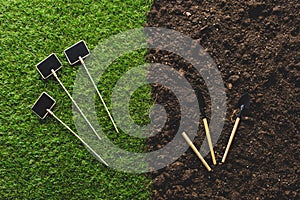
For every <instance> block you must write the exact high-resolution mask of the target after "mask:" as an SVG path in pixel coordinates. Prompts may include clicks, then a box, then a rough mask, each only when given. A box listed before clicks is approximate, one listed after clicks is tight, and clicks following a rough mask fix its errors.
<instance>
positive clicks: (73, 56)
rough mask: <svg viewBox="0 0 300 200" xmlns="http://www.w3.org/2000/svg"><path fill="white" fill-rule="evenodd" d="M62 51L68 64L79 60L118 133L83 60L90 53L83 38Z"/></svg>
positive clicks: (116, 128)
mask: <svg viewBox="0 0 300 200" xmlns="http://www.w3.org/2000/svg"><path fill="white" fill-rule="evenodd" d="M64 53H65V55H66V57H67V60H68V62H69V64H70V65H74V64H76V63H78V62H80V63H81V64H82V66H83V68H84V69H85V71H86V73H87V75H88V77H89V79H90V81H91V82H92V84H93V87H94V89H95V90H96V92H97V94H98V96H99V98H100V100H101V102H102V104H103V105H104V108H105V110H106V112H107V114H108V116H109V118H110V121H111V122H112V123H113V126H114V128H115V130H116V131H117V133H119V130H118V127H117V125H116V123H115V122H114V119H113V118H112V116H111V114H110V112H109V110H108V108H107V106H106V103H105V101H104V99H103V98H102V96H101V94H100V92H99V90H98V88H97V85H96V84H95V82H94V80H93V78H92V76H91V74H90V72H89V70H88V68H87V67H86V65H85V62H84V60H83V59H84V58H86V57H87V56H89V54H90V52H89V49H88V47H87V45H86V44H85V42H84V41H83V40H81V41H79V42H78V43H76V44H74V45H72V46H71V47H69V48H68V49H66V50H65V51H64Z"/></svg>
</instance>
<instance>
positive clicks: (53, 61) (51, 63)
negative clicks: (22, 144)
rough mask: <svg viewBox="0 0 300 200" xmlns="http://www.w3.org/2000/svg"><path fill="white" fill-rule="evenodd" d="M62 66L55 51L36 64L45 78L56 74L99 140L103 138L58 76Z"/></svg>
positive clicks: (56, 77)
mask: <svg viewBox="0 0 300 200" xmlns="http://www.w3.org/2000/svg"><path fill="white" fill-rule="evenodd" d="M61 67H62V64H61V62H60V60H59V59H58V57H57V56H56V55H55V54H54V53H52V54H50V55H49V56H48V57H47V58H45V59H44V60H43V61H41V62H40V63H39V64H37V65H36V68H37V70H38V71H39V73H40V74H41V76H42V77H43V79H47V78H49V77H50V76H54V77H55V79H56V80H57V81H58V83H59V84H60V86H61V87H62V88H63V90H64V91H65V92H66V94H67V95H68V97H69V98H70V99H71V101H72V102H73V104H74V105H75V107H76V109H77V110H78V111H79V113H80V115H81V116H82V117H83V118H84V120H85V121H86V123H87V124H88V125H89V127H90V128H91V129H92V131H93V132H94V134H95V135H96V136H97V138H98V139H99V140H101V137H100V136H99V135H98V133H97V132H96V130H95V129H94V127H93V126H92V124H91V123H90V122H89V120H88V119H87V118H86V116H85V115H84V113H83V112H82V110H81V109H80V107H79V106H78V104H77V103H76V101H75V100H74V99H73V98H72V96H71V94H70V93H69V91H68V90H67V89H66V87H65V86H64V84H63V83H62V82H61V81H60V79H59V78H58V76H57V74H56V72H57V71H58V70H59V69H61Z"/></svg>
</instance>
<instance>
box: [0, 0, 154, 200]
mask: <svg viewBox="0 0 300 200" xmlns="http://www.w3.org/2000/svg"><path fill="white" fill-rule="evenodd" d="M151 2H152V1H151V0H146V1H144V0H114V1H110V0H102V1H92V0H84V1H70V0H68V1H62V0H55V1H54V0H33V1H23V0H6V1H5V0H2V1H1V3H0V35H1V37H0V66H1V72H0V80H1V81H0V85H1V88H0V108H1V109H0V113H1V114H0V199H7V198H11V199H148V198H149V191H150V188H149V187H150V184H151V180H149V179H148V178H147V177H146V176H145V175H135V174H128V173H122V172H117V171H114V170H113V169H110V168H106V167H104V165H102V164H101V163H100V162H99V161H97V160H96V159H95V158H94V157H93V156H92V155H91V154H90V153H89V152H88V151H87V149H86V148H85V147H84V146H83V145H82V144H81V143H80V142H79V141H78V140H77V139H76V138H75V137H74V136H73V135H72V134H71V133H70V132H68V131H67V130H66V129H65V128H64V127H63V126H62V125H60V124H59V123H58V122H57V121H55V120H54V119H53V118H48V119H46V120H45V121H43V122H41V121H39V120H38V117H37V116H36V115H34V114H33V113H32V112H31V110H30V109H31V106H32V105H33V103H34V102H35V100H36V99H37V98H38V96H39V95H40V93H41V92H42V91H46V92H47V93H48V94H50V95H51V96H52V97H54V98H55V99H56V101H57V105H56V107H55V108H54V113H55V114H56V115H57V116H58V117H60V118H61V119H62V120H63V121H64V122H65V123H66V124H68V125H70V126H71V128H73V129H75V126H74V124H73V120H72V115H73V114H72V109H71V108H72V104H71V101H70V100H69V99H68V97H67V95H66V94H65V93H64V92H63V90H62V88H61V87H60V86H59V84H58V83H57V82H56V81H54V80H49V81H46V82H45V81H43V80H41V77H40V75H39V73H38V72H37V70H36V68H35V65H36V64H37V63H38V62H40V61H41V60H43V59H44V58H45V57H46V56H48V55H49V54H50V53H52V52H55V53H56V54H57V56H58V57H59V58H60V60H61V61H62V62H63V68H62V69H61V70H60V71H59V72H58V73H59V77H60V78H61V80H62V82H63V83H64V84H65V86H66V87H67V89H68V90H69V91H72V87H73V83H74V79H75V77H76V74H77V71H78V66H77V67H76V66H75V67H70V66H69V65H68V64H67V61H66V59H65V57H64V55H63V50H64V49H65V48H67V47H69V46H70V45H72V44H73V43H76V42H77V41H79V40H81V39H83V40H85V41H86V42H87V44H88V46H89V48H90V49H91V50H92V49H93V48H94V47H95V46H96V45H97V44H98V43H99V42H101V41H103V40H104V39H106V38H108V37H109V36H112V35H114V34H117V33H120V32H122V31H125V30H128V29H132V28H136V27H141V26H142V25H143V24H144V23H145V19H146V12H147V11H148V10H149V9H150V6H151ZM144 53H145V52H144V51H141V52H137V53H134V54H132V55H128V56H124V57H122V58H120V59H118V60H117V61H116V62H114V63H113V66H112V67H114V69H115V70H116V71H118V68H120V69H122V70H124V68H130V67H132V66H135V65H139V64H143V63H144V57H143V56H144ZM110 73H111V74H110ZM117 74H118V73H117ZM119 74H120V73H119ZM120 75H121V74H120ZM110 76H111V77H112V79H114V80H113V81H109V79H110ZM116 78H118V77H116V76H115V74H113V73H112V72H108V73H107V74H106V75H105V80H106V81H103V82H101V85H99V87H100V88H101V90H102V91H103V90H104V91H103V93H104V94H107V95H105V100H106V102H107V104H109V97H110V92H111V91H110V88H111V87H112V86H113V85H112V84H113V83H114V82H115V81H116V80H115V79H116ZM141 91H143V92H137V93H135V96H134V98H133V101H132V103H133V104H136V105H132V106H133V107H134V106H135V107H139V108H140V109H137V110H138V111H139V110H140V111H141V112H142V111H143V110H145V109H143V108H141V106H145V107H147V106H149V105H147V104H145V103H141V104H139V102H150V103H151V101H149V98H150V90H149V88H147V87H144V88H141ZM145 98H146V100H145V101H144V99H145ZM147 98H148V99H147ZM142 100H143V101H142ZM100 107H101V106H100ZM99 110H100V114H99V115H103V116H105V115H106V113H105V111H104V109H103V108H99ZM135 115H137V116H139V115H141V116H144V117H143V118H138V117H135V118H136V119H140V121H139V123H141V124H142V123H143V121H145V122H147V120H149V119H148V118H147V115H145V113H135ZM106 119H107V121H104V122H102V124H101V126H104V129H105V130H108V131H110V137H111V138H117V136H115V137H114V135H112V134H114V131H113V126H112V124H111V123H109V120H108V117H107V118H106ZM124 137H125V136H124ZM119 142H120V143H121V142H122V141H119ZM132 144H136V145H133V146H132ZM142 146H143V142H142V141H141V140H136V141H132V142H131V146H130V147H129V148H132V149H135V150H136V151H139V150H140V149H141V148H142ZM122 147H123V146H122ZM125 148H126V147H125Z"/></svg>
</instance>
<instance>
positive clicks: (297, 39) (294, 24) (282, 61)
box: [146, 0, 300, 199]
mask: <svg viewBox="0 0 300 200" xmlns="http://www.w3.org/2000/svg"><path fill="white" fill-rule="evenodd" d="M299 25H300V3H299V1H296V0H294V1H292V0H288V1H275V0H273V1H272V0H268V1H253V0H250V1H238V0H232V1H229V0H228V1H227V0H221V1H217V0H210V1H208V0H207V1H206V0H205V1H198V0H193V1H192V0H177V1H173V0H171V1H170V0H154V4H153V6H152V10H151V11H150V12H149V13H148V15H147V25H146V26H154V27H166V28H170V29H174V30H177V31H179V32H181V33H184V34H186V35H188V36H190V37H191V38H193V39H195V40H197V41H199V44H200V45H202V46H203V47H204V48H205V49H206V51H207V52H208V53H209V54H210V55H211V57H212V58H213V60H214V61H215V63H216V65H217V66H218V68H219V70H220V72H221V74H222V78H223V81H224V83H225V87H226V95H227V108H228V109H227V115H226V121H225V126H224V128H223V131H222V135H221V137H220V138H219V140H218V142H217V145H216V146H215V147H214V148H215V153H216V158H217V161H218V164H217V165H216V166H213V165H212V162H211V157H210V155H207V156H206V157H205V159H206V161H207V162H208V163H209V164H210V166H212V168H213V171H212V172H208V171H207V170H206V169H205V168H204V166H203V165H202V163H201V162H200V161H199V159H198V158H197V157H196V155H195V154H194V153H193V152H192V150H191V149H189V150H188V151H187V152H186V153H185V154H184V155H182V156H181V157H180V158H179V159H178V160H177V161H176V162H174V163H173V164H171V165H169V166H167V167H165V168H163V169H161V170H159V171H157V172H154V173H151V174H150V175H151V176H153V178H154V184H153V191H152V198H153V199H300V196H299V192H300V189H299V188H300V181H299V172H300V167H299V166H300V153H299V149H300V144H299V141H300V135H299V128H298V127H299V103H298V100H299V99H300V97H299V86H300V73H299V69H300V51H299V50H300V35H299V32H300V31H299V27H300V26H299ZM174 42H176V41H174ZM147 58H148V59H149V60H150V61H151V62H155V63H163V64H167V65H169V66H171V67H173V68H174V69H176V70H178V71H180V72H181V73H183V74H184V76H185V77H186V78H187V79H188V80H189V82H191V83H192V84H194V85H196V87H197V85H198V87H199V88H198V89H199V90H201V91H204V92H203V96H204V97H205V99H206V100H207V99H208V108H209V96H207V93H205V91H207V90H206V88H205V86H203V85H204V84H201V83H203V80H202V79H201V77H199V75H198V74H195V71H194V70H193V67H192V66H191V65H190V64H189V63H186V62H185V60H183V59H182V58H180V57H179V56H177V55H174V54H172V53H169V52H164V51H159V50H151V51H149V53H148V56H147ZM153 92H154V97H155V98H157V102H158V103H160V104H162V105H164V106H165V108H166V110H167V112H168V117H169V120H168V123H167V124H166V125H165V128H164V129H163V131H162V132H161V134H158V135H156V136H154V137H151V138H150V139H149V140H148V145H149V150H155V149H157V148H161V147H163V145H165V144H166V143H168V142H169V141H170V140H171V139H172V138H173V137H174V134H176V131H177V128H178V121H179V120H180V112H179V110H178V101H177V99H176V96H174V94H173V93H172V92H171V91H169V90H168V89H166V88H163V87H161V86H153ZM244 92H248V93H249V94H250V96H251V106H250V110H248V111H247V112H246V113H245V115H244V117H243V119H242V122H241V124H240V126H239V128H238V132H237V133H236V136H235V138H234V141H233V144H232V146H231V149H230V151H229V154H228V157H227V160H226V162H225V163H224V164H220V162H221V159H222V156H223V153H224V151H225V147H226V145H227V142H228V139H229V135H230V133H231V130H232V127H233V124H234V120H235V117H236V113H235V105H236V103H237V101H238V99H239V97H240V96H241V95H242V94H243V93H244ZM208 112H209V109H208ZM209 116H210V115H209V113H208V119H209ZM204 135H205V133H204V129H203V125H202V124H201V125H200V126H199V130H198V136H197V137H196V138H195V140H194V142H195V145H196V147H198V148H199V147H200V145H201V143H202V140H203V138H204Z"/></svg>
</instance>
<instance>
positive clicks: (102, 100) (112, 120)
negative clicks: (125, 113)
mask: <svg viewBox="0 0 300 200" xmlns="http://www.w3.org/2000/svg"><path fill="white" fill-rule="evenodd" d="M79 60H80V62H81V64H82V66H83V68H84V69H85V71H86V73H87V75H88V77H89V79H90V80H91V82H92V84H93V86H94V88H95V90H96V91H97V94H98V96H99V98H100V100H101V102H102V104H103V105H104V107H105V110H106V112H107V114H108V116H109V118H110V120H111V122H112V123H113V125H114V127H115V130H116V131H117V133H119V130H118V127H117V125H116V124H115V122H114V119H113V118H112V116H111V114H110V112H109V110H108V108H107V106H106V104H105V101H104V99H103V98H102V96H101V94H100V92H99V90H98V88H97V86H96V84H95V82H94V80H93V78H92V76H91V74H90V72H89V70H88V68H87V67H86V65H85V63H84V61H83V59H82V57H81V56H79Z"/></svg>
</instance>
